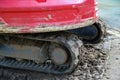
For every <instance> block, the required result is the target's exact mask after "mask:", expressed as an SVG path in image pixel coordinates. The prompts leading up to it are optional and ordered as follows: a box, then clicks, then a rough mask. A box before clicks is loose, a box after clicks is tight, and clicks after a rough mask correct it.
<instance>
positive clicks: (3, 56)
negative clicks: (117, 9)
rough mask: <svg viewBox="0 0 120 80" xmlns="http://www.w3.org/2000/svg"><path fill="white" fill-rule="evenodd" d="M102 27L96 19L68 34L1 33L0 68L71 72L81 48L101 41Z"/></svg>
mask: <svg viewBox="0 0 120 80" xmlns="http://www.w3.org/2000/svg"><path fill="white" fill-rule="evenodd" d="M105 27H106V24H105V23H103V22H102V20H101V19H98V21H96V23H94V24H93V25H91V26H88V27H85V28H80V29H76V30H70V31H60V32H48V33H34V34H33V33H29V34H7V33H6V34H5V33H1V34H0V66H3V67H10V68H16V69H25V70H31V71H39V72H44V73H51V74H68V73H71V72H73V71H74V70H75V68H76V67H77V65H78V63H80V61H81V57H82V47H83V46H84V45H85V44H86V43H89V44H92V43H97V42H99V41H101V39H102V38H103V37H104V36H105V34H106V32H105ZM87 28H88V29H87ZM78 30H79V31H78ZM80 30H82V31H80ZM85 30H88V33H86V31H85ZM84 47H85V46H84Z"/></svg>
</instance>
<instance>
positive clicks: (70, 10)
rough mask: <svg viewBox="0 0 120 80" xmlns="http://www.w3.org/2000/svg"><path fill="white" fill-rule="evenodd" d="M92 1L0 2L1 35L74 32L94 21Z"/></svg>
mask: <svg viewBox="0 0 120 80" xmlns="http://www.w3.org/2000/svg"><path fill="white" fill-rule="evenodd" d="M95 7H96V3H95V2H94V0H0V23H2V25H0V31H1V32H2V33H31V32H32V33H37V32H51V31H61V30H69V29H75V28H79V27H84V26H88V25H91V24H93V23H94V22H95V21H96V8H95Z"/></svg>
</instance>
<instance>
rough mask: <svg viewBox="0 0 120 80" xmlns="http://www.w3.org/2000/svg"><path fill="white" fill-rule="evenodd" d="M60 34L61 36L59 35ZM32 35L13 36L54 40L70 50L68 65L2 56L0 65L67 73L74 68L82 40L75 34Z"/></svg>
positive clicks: (77, 60)
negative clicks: (49, 36)
mask: <svg viewBox="0 0 120 80" xmlns="http://www.w3.org/2000/svg"><path fill="white" fill-rule="evenodd" d="M61 34H62V36H63V37H62V36H61ZM52 35H53V34H52ZM4 36H5V35H4ZM34 36H35V35H33V36H29V35H28V36H22V37H21V35H20V36H19V35H17V36H15V35H14V37H19V38H24V37H25V39H33V40H39V41H46V42H47V41H48V42H53V43H54V42H56V43H58V44H61V45H63V46H65V47H66V48H68V50H70V52H71V53H70V54H71V56H72V58H71V63H70V65H65V66H56V65H54V64H51V63H44V64H36V63H35V62H34V61H29V60H26V61H17V60H16V59H10V58H5V59H4V58H3V59H0V66H3V67H10V68H16V69H23V70H31V71H39V72H44V73H48V74H67V73H71V72H72V71H74V70H75V68H76V67H77V65H78V62H79V59H78V57H79V58H80V47H81V46H82V42H81V40H80V39H79V38H78V37H77V36H75V35H74V34H69V33H67V32H61V33H60V35H59V34H57V37H56V36H54V37H53V36H52V37H53V38H52V39H50V38H48V37H47V38H46V39H42V38H38V37H34Z"/></svg>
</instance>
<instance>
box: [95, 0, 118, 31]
mask: <svg viewBox="0 0 120 80" xmlns="http://www.w3.org/2000/svg"><path fill="white" fill-rule="evenodd" d="M97 1H98V3H99V5H98V8H99V11H98V14H99V15H100V16H101V17H102V18H104V20H105V21H106V22H107V23H108V24H109V25H110V27H114V28H119V29H120V0H97Z"/></svg>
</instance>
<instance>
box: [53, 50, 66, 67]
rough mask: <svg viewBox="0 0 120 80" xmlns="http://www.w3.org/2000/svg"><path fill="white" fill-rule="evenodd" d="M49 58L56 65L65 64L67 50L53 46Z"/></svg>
mask: <svg viewBox="0 0 120 80" xmlns="http://www.w3.org/2000/svg"><path fill="white" fill-rule="evenodd" d="M51 60H52V61H53V62H54V64H56V65H62V64H65V63H66V62H67V60H68V54H67V51H66V50H65V49H62V48H54V49H53V50H52V52H51Z"/></svg>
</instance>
